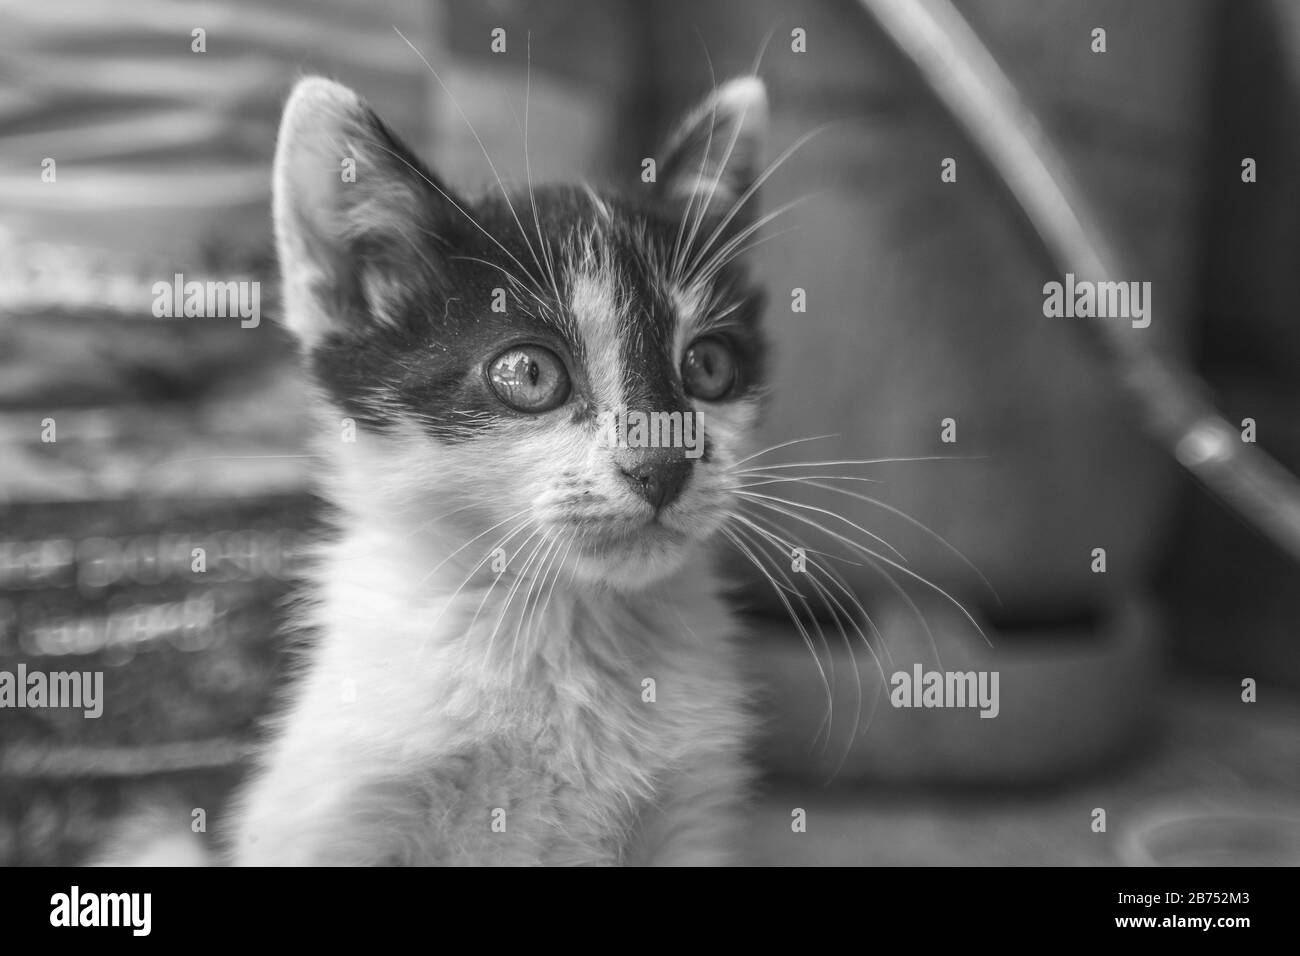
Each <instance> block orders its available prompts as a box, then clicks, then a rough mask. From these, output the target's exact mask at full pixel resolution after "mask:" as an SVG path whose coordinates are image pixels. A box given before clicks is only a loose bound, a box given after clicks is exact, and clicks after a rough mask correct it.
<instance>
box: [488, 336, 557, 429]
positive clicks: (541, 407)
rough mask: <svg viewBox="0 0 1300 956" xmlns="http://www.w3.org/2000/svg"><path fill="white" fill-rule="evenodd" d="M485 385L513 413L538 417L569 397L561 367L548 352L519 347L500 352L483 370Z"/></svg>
mask: <svg viewBox="0 0 1300 956" xmlns="http://www.w3.org/2000/svg"><path fill="white" fill-rule="evenodd" d="M484 372H485V375H486V378H487V384H488V386H489V387H490V388H491V389H492V391H493V392H494V393H495V394H496V397H497V398H498V399H500V400H501V402H502V403H503V404H505V405H507V406H509V407H510V408H513V409H515V410H516V411H521V412H531V413H533V414H539V413H541V412H545V411H550V410H551V409H552V408H556V407H558V406H560V405H562V404H563V403H564V401H565V399H567V398H568V397H569V389H570V384H569V376H568V372H567V370H566V369H565V367H564V363H563V362H561V361H560V359H559V357H558V356H556V355H555V353H554V352H552V351H550V350H549V349H545V348H542V347H541V346H538V345H521V346H517V347H515V348H513V349H510V350H508V351H506V352H502V353H501V354H500V355H498V356H497V357H496V358H495V359H493V360H492V361H491V362H489V363H488V365H487V367H486V368H485V369H484Z"/></svg>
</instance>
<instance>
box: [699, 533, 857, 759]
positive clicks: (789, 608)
mask: <svg viewBox="0 0 1300 956" xmlns="http://www.w3.org/2000/svg"><path fill="white" fill-rule="evenodd" d="M722 534H723V536H724V537H725V538H726V539H727V540H728V541H730V542H731V543H732V544H733V545H735V546H736V548H737V549H738V550H739V551H740V552H741V554H743V555H744V556H745V557H746V558H747V559H748V560H749V562H750V563H751V564H753V565H754V567H755V568H757V569H758V572H759V573H760V574H762V575H763V577H765V578H766V579H767V581H768V583H769V584H771V585H772V587H773V589H774V590H775V592H776V596H777V598H778V599H779V600H780V601H781V604H782V605H784V607H785V610H786V613H787V614H789V615H790V620H791V621H792V622H793V623H794V626H795V627H796V628H797V629H798V631H799V634H800V636H802V638H803V641H804V644H805V645H807V647H808V651H809V653H811V654H812V656H813V663H814V664H816V665H817V672H818V673H819V674H820V675H821V679H822V685H823V686H824V687H825V688H826V717H825V718H824V719H823V721H822V726H823V727H825V726H827V724H828V722H829V721H830V719H831V715H832V713H833V712H834V707H835V701H834V694H833V693H832V691H831V682H830V679H829V678H828V677H827V674H826V668H825V667H823V666H822V662H821V658H820V657H819V656H818V654H817V649H816V647H815V646H814V644H813V640H812V636H811V635H810V634H809V633H808V629H807V627H805V626H804V623H803V621H802V620H801V619H800V618H799V615H798V614H796V613H795V610H794V605H792V604H791V603H790V600H789V598H787V597H786V596H785V594H784V593H782V592H783V588H782V587H781V586H780V585H779V584H778V583H777V581H776V579H775V578H774V577H773V576H772V574H771V572H769V571H768V570H767V568H766V567H764V566H763V564H762V562H760V561H759V560H758V558H757V557H755V556H754V553H753V551H751V550H750V549H749V547H748V546H747V545H746V544H745V543H744V542H743V541H742V540H741V539H740V538H739V537H738V536H737V535H736V534H735V532H734V529H732V528H728V527H724V528H722ZM796 593H797V592H796ZM798 596H799V598H800V600H802V601H803V602H804V605H805V607H806V606H807V600H806V599H805V598H804V597H803V595H801V594H800V595H798ZM808 611H809V617H810V618H811V619H812V620H813V624H814V626H816V627H817V628H818V632H819V636H821V640H822V644H823V646H825V647H826V653H827V658H828V661H829V658H830V645H829V644H827V642H826V638H825V635H824V634H821V633H820V625H818V624H817V621H816V618H815V616H814V615H813V614H812V610H811V608H809V609H808ZM830 663H831V665H832V667H833V666H834V662H833V661H830ZM821 730H822V728H821V727H819V728H818V731H817V733H818V736H820V735H821Z"/></svg>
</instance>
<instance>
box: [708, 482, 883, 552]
mask: <svg viewBox="0 0 1300 956" xmlns="http://www.w3.org/2000/svg"><path fill="white" fill-rule="evenodd" d="M731 490H732V491H733V492H735V493H736V494H738V495H743V496H744V497H746V498H761V499H763V500H765V501H776V502H780V503H781V504H783V505H788V506H789V507H791V508H802V509H804V510H807V511H816V512H817V513H818V514H824V515H826V517H828V518H834V519H836V520H837V521H843V522H844V523H845V524H846V525H848V526H849V527H851V528H853V529H854V530H855V531H861V532H862V533H863V534H865V535H866V536H867V537H869V538H871V539H872V540H874V541H879V542H880V543H881V544H882V545H884V546H885V547H886V548H888V549H889V550H890V551H892V552H894V554H896V555H898V559H899V560H900V561H906V560H907V557H906V556H905V555H904V554H903V553H902V552H901V551H899V550H898V549H897V548H895V547H894V546H893V545H892V544H890V543H889V542H888V541H886V540H885V539H884V538H882V537H881V536H880V535H878V534H875V533H874V532H871V531H868V530H867V529H866V528H864V527H862V525H860V524H858V523H857V522H855V521H853V520H851V519H849V518H846V517H844V515H842V514H837V513H836V512H834V511H831V510H829V509H827V508H819V507H817V506H816V505H809V504H804V503H803V502H800V501H791V500H790V499H789V498H782V497H780V496H779V495H765V494H761V493H760V492H757V491H749V490H747V489H745V488H733V489H731Z"/></svg>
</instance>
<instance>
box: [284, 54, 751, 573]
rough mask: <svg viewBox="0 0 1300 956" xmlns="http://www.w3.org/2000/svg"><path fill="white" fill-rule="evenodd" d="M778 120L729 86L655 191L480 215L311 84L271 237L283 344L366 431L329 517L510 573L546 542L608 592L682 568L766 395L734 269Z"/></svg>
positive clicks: (547, 192) (578, 191)
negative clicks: (498, 550)
mask: <svg viewBox="0 0 1300 956" xmlns="http://www.w3.org/2000/svg"><path fill="white" fill-rule="evenodd" d="M766 112H767V109H766V96H765V93H764V90H763V87H762V84H761V83H760V82H759V81H758V80H756V79H751V78H746V79H740V80H734V81H732V82H730V83H727V84H725V85H723V86H722V87H720V88H719V89H718V90H716V91H715V92H714V94H713V95H712V96H710V97H709V98H708V99H707V100H706V101H705V102H704V103H703V104H702V105H701V106H700V107H699V108H698V109H697V110H695V111H694V112H693V113H692V114H690V116H688V117H687V119H686V120H685V122H684V123H683V124H682V126H681V127H680V129H679V130H678V132H677V133H676V135H675V136H673V137H672V139H671V140H670V142H669V144H668V146H667V148H666V149H665V151H664V152H663V153H662V154H661V155H660V157H659V158H658V169H657V172H658V175H657V177H656V179H657V182H652V183H646V184H642V185H640V186H638V187H633V188H632V189H630V190H629V191H627V192H626V193H624V194H621V195H620V194H609V193H602V192H597V191H595V190H593V189H591V188H590V187H587V186H558V187H545V188H543V187H537V188H536V189H524V190H521V191H519V192H517V193H514V194H511V195H510V198H509V199H506V198H505V196H504V195H503V193H504V190H501V191H496V192H489V193H488V194H486V195H485V196H483V197H482V198H478V199H470V198H465V197H462V196H460V195H459V194H457V193H455V192H453V190H452V189H451V188H450V187H448V186H447V185H445V184H444V183H442V182H441V181H440V180H439V179H438V178H437V177H436V176H435V175H434V174H433V173H432V172H430V171H429V170H428V169H426V168H425V167H424V166H423V165H422V164H421V163H420V161H419V160H418V159H417V158H416V157H415V156H414V155H413V154H412V153H411V152H410V151H409V150H408V149H407V148H406V147H405V146H404V145H403V144H402V143H401V142H400V141H399V140H398V139H397V137H396V136H394V135H393V133H392V132H391V131H389V130H388V129H387V128H386V127H385V126H384V125H383V123H382V122H381V121H380V120H379V118H378V117H377V116H376V115H375V114H374V113H373V112H372V111H371V110H370V109H369V108H368V107H367V106H366V105H365V104H364V103H363V102H362V101H360V100H359V99H358V98H357V97H356V96H355V95H354V94H353V93H352V92H351V91H350V90H347V89H346V88H344V87H341V86H339V85H337V84H335V83H332V82H329V81H327V80H322V79H316V78H312V79H306V80H303V81H302V82H300V83H299V85H298V87H297V88H296V89H295V91H294V93H293V95H292V96H291V98H290V100H289V103H288V105H287V107H286V109H285V115H284V120H283V123H282V125H281V130H280V139H279V146H278V150H277V155H276V169H275V221H276V235H277V242H278V246H279V254H280V263H281V269H282V275H283V280H284V307H285V317H286V322H287V325H288V327H289V328H290V329H291V330H292V331H293V332H294V333H295V334H296V335H297V337H298V338H299V339H300V340H301V342H302V345H303V347H304V349H305V351H306V354H307V358H308V364H309V366H310V368H311V371H312V373H313V375H314V377H315V379H316V381H317V382H318V384H319V385H320V386H321V388H322V389H323V391H324V393H325V394H326V396H327V397H328V399H329V400H330V402H332V404H333V405H334V406H336V407H337V409H338V411H339V417H340V418H349V419H352V420H353V422H355V427H356V430H357V439H356V444H355V446H352V447H348V446H346V445H343V443H342V442H340V445H341V451H342V454H341V455H340V458H341V459H342V464H341V467H340V469H339V471H340V476H339V478H338V481H339V482H340V486H338V487H337V488H336V490H337V491H338V496H339V497H340V498H342V499H345V500H344V501H343V502H342V503H343V504H345V506H347V507H350V508H352V509H354V510H356V511H359V512H361V513H362V517H365V518H368V519H374V520H392V521H394V522H396V523H399V524H401V525H403V526H406V527H409V528H410V529H411V530H412V532H416V531H417V530H418V529H419V528H420V527H422V526H427V525H430V524H434V523H437V524H439V525H440V526H444V527H453V528H455V529H457V532H458V536H460V537H462V538H463V539H464V540H467V541H468V540H471V539H472V538H473V536H474V535H476V534H478V535H481V536H480V537H479V538H478V539H477V544H475V545H471V547H470V548H469V549H468V550H469V551H474V552H476V553H480V554H486V553H488V552H489V551H491V550H493V549H494V547H495V546H497V545H498V544H499V545H500V546H501V547H502V549H503V551H504V553H505V554H507V555H516V554H517V555H518V556H517V557H514V558H512V560H513V561H514V563H516V564H518V563H521V562H523V561H524V560H526V559H527V557H528V555H529V554H530V553H532V549H533V548H534V547H535V546H536V545H543V546H544V547H545V548H546V549H548V553H550V554H551V555H552V556H553V559H554V560H560V558H561V555H566V556H567V557H564V561H565V562H566V563H567V565H568V566H569V567H571V568H573V573H575V574H576V575H578V576H580V577H585V578H588V579H592V580H597V579H598V580H603V581H607V582H609V583H612V584H614V585H616V586H618V587H622V588H636V587H639V586H642V585H645V584H648V583H650V582H653V581H655V580H658V579H660V578H662V577H663V576H664V575H666V574H668V573H670V572H671V571H673V570H674V569H676V568H677V567H679V566H680V565H681V564H682V563H683V561H684V560H685V559H686V557H687V556H688V555H689V554H690V553H691V551H692V550H693V549H695V548H696V547H697V546H698V545H700V544H701V543H702V542H704V541H705V540H706V539H708V538H709V537H710V536H711V535H712V534H713V533H714V532H715V531H716V530H717V529H718V528H719V526H720V525H721V524H722V521H723V516H724V515H725V513H726V511H727V510H728V508H729V506H730V504H731V498H732V495H731V492H730V491H729V485H730V484H731V479H730V478H729V477H728V469H729V467H730V466H732V465H734V464H735V463H736V461H737V460H738V458H740V457H741V456H742V455H743V454H745V452H744V451H743V449H745V448H746V447H747V446H748V439H749V438H750V436H751V432H752V430H753V428H754V426H755V421H756V417H757V413H758V409H759V400H760V394H761V392H762V388H763V384H764V379H763V375H764V372H763V358H764V345H763V340H762V336H761V334H760V331H759V328H758V316H759V311H760V295H759V293H758V291H757V290H756V289H755V288H754V287H753V286H751V285H750V284H749V283H748V281H747V280H746V278H745V276H744V274H743V272H742V265H741V261H740V258H739V257H738V255H737V253H738V252H740V251H743V247H744V246H745V244H746V243H748V242H750V241H752V231H751V230H750V227H751V226H752V225H753V224H754V219H753V208H752V207H753V205H754V203H753V202H751V201H749V200H750V199H751V196H752V193H753V191H754V190H753V189H751V187H754V186H755V180H756V177H757V175H758V163H759V155H760V152H761V145H762V143H761V140H762V138H763V136H764V133H765V127H766ZM494 185H495V184H494ZM512 531H514V534H513V536H512V537H510V538H509V539H507V540H506V541H504V542H503V541H502V540H501V539H503V538H506V536H507V534H509V533H510V532H512ZM530 536H531V537H530ZM561 549H564V550H563V551H561Z"/></svg>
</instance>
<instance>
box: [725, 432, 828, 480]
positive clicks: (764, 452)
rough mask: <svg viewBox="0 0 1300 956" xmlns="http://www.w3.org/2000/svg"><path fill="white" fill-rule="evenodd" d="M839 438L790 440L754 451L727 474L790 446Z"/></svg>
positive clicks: (811, 436) (736, 463)
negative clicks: (740, 466)
mask: <svg viewBox="0 0 1300 956" xmlns="http://www.w3.org/2000/svg"><path fill="white" fill-rule="evenodd" d="M839 437H840V436H839V434H838V433H833V434H829V435H810V436H808V437H807V438H791V439H790V440H789V441H783V442H780V443H778V444H776V445H771V446H769V447H767V448H764V449H763V450H762V451H756V452H754V453H753V454H752V455H746V456H745V457H744V458H741V459H740V460H739V461H737V462H735V463H734V464H733V465H732V466H731V468H730V469H729V472H730V473H732V474H735V473H736V467H737V466H738V465H743V464H744V463H745V462H747V461H753V460H754V459H755V458H761V457H762V456H763V455H770V454H771V453H772V452H774V451H780V450H781V449H782V448H789V447H790V446H791V445H799V444H802V443H803V442H808V441H821V440H822V439H824V438H839Z"/></svg>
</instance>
